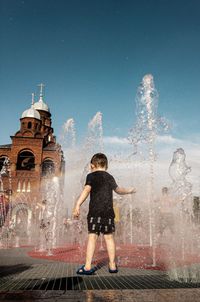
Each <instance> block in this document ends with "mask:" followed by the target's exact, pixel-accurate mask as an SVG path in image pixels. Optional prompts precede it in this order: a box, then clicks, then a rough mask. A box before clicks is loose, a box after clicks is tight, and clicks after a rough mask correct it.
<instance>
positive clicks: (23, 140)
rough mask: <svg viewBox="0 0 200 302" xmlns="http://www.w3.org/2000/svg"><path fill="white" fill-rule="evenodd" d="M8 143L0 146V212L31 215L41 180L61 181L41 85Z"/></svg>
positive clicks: (61, 163) (58, 154)
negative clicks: (54, 179) (18, 127)
mask: <svg viewBox="0 0 200 302" xmlns="http://www.w3.org/2000/svg"><path fill="white" fill-rule="evenodd" d="M11 140H12V143H11V144H8V145H1V146H0V171H1V175H0V207H1V209H0V210H1V213H2V211H4V213H5V212H7V213H8V212H12V213H15V216H16V215H17V212H19V211H21V212H23V211H24V212H26V214H27V213H28V212H29V216H30V215H31V216H33V213H34V212H35V209H36V208H37V204H38V203H40V202H41V199H42V186H43V183H44V182H45V180H46V179H49V178H52V177H59V180H61V182H62V179H64V158H63V152H62V149H61V146H60V145H59V144H58V143H57V142H56V137H55V136H54V131H53V128H52V120H51V113H50V109H49V107H48V106H47V104H46V103H45V102H44V97H43V85H42V84H41V89H40V97H39V100H38V101H37V102H34V96H32V105H31V107H30V108H28V109H27V110H25V111H24V112H23V113H22V115H21V118H20V129H19V130H18V131H17V132H16V133H15V135H13V136H11ZM9 210H10V211H9ZM11 210H12V211H11ZM18 214H19V213H18ZM11 215H12V216H13V214H11ZM10 218H11V217H10ZM2 219H3V218H2V215H1V220H2ZM4 220H5V219H4ZM0 223H1V224H2V221H1V222H0Z"/></svg>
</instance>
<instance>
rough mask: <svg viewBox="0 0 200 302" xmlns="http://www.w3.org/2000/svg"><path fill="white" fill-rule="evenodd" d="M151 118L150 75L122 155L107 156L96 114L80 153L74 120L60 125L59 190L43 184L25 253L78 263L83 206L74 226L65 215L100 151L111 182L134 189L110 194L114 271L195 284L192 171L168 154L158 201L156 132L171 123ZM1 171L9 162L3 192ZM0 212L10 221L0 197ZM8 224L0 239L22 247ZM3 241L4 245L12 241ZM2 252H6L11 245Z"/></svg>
mask: <svg viewBox="0 0 200 302" xmlns="http://www.w3.org/2000/svg"><path fill="white" fill-rule="evenodd" d="M157 111H158V92H157V90H156V88H155V85H154V80H153V76H152V75H150V74H148V75H145V76H144V78H143V79H142V83H141V84H140V86H139V88H138V90H137V94H136V122H135V126H134V127H133V128H132V130H131V131H130V133H129V137H128V139H129V142H130V144H129V148H130V152H129V151H128V154H120V155H119V154H116V153H115V152H113V153H112V154H111V153H110V154H109V152H107V151H106V150H105V149H106V147H105V145H104V138H103V122H102V113H101V112H97V113H96V114H95V115H94V117H93V118H92V119H91V120H90V121H89V123H88V129H87V133H86V138H85V140H84V141H83V143H82V146H78V145H77V142H76V140H77V139H76V129H75V121H74V120H73V118H69V119H68V120H67V121H66V122H65V123H64V125H63V128H62V135H61V141H62V143H63V146H64V148H65V158H66V175H65V177H66V178H65V188H64V192H62V189H61V188H62V185H61V183H60V181H61V180H60V179H59V178H56V177H52V175H51V176H50V177H48V175H47V177H45V178H44V179H43V183H42V195H43V196H42V201H38V202H36V203H37V206H36V207H37V209H36V214H35V216H36V224H35V226H36V228H37V235H38V236H37V235H36V236H35V237H34V236H33V234H31V233H30V234H28V238H30V241H29V244H30V245H31V244H33V245H34V246H35V247H36V250H35V251H34V252H30V253H29V254H30V255H31V256H34V257H40V256H41V257H44V258H45V257H51V259H54V260H57V259H58V260H60V258H59V257H61V256H60V255H61V253H60V252H58V253H57V251H58V249H62V257H64V258H63V259H62V260H63V261H67V262H80V261H84V257H85V254H84V253H85V239H86V235H87V226H86V215H87V207H88V204H87V202H86V203H85V205H83V207H82V211H81V219H80V220H73V219H72V217H71V212H72V209H73V206H74V203H75V201H76V198H77V195H78V194H79V193H80V192H81V189H82V187H83V186H84V181H85V178H86V175H87V173H88V172H89V161H90V158H91V156H92V155H93V154H94V153H97V152H104V150H105V153H106V154H107V155H108V158H109V172H111V174H113V175H114V176H115V178H116V180H117V182H118V183H120V184H122V185H124V186H135V187H136V188H137V194H136V195H135V196H134V197H133V196H132V197H130V196H121V197H119V196H117V195H115V194H114V206H115V212H116V243H117V248H118V249H117V257H118V261H119V264H120V265H121V266H127V267H137V268H145V269H165V270H168V274H169V277H170V278H171V279H173V280H177V281H182V280H184V281H189V280H194V282H196V281H197V280H199V274H198V273H197V272H196V271H195V268H192V265H191V263H192V261H199V258H198V257H197V254H198V252H199V248H200V242H199V239H198V231H199V225H198V224H197V223H196V224H195V220H194V215H193V204H192V185H191V183H190V182H189V181H188V180H187V174H188V173H189V172H190V171H191V169H190V167H188V165H187V164H186V160H185V158H186V155H185V152H184V150H183V149H182V148H178V149H177V150H176V151H175V152H174V154H173V159H172V163H171V164H170V167H169V176H170V178H171V181H172V183H171V186H170V187H169V188H167V187H164V188H163V189H162V196H161V197H160V198H158V197H157V196H156V195H158V191H159V192H160V191H161V188H158V186H156V178H157V177H158V175H157V174H156V169H155V164H156V162H157V159H158V156H157V153H156V141H157V137H158V134H159V133H161V132H162V131H166V130H168V129H169V123H168V122H167V121H166V120H165V118H163V117H160V116H159V115H158V112H157ZM4 170H5V171H4ZM6 171H7V172H9V163H6V162H5V164H4V165H3V168H2V170H1V173H0V189H1V192H3V186H2V184H3V183H2V181H1V177H4V173H7V172H6ZM10 183H11V180H10ZM8 193H9V192H8ZM20 196H22V195H20ZM8 197H9V198H11V196H9V195H8ZM9 204H11V203H9ZM22 204H23V202H22ZM0 207H1V213H7V217H8V215H11V214H8V213H10V212H9V211H7V210H6V208H5V204H4V203H3V202H2V197H1V199H0ZM6 211H7V212H6ZM5 217H6V215H3V216H1V221H0V223H1V224H2V225H4V226H5V227H6V224H5ZM13 217H14V216H9V227H8V228H7V232H6V231H5V230H4V231H3V232H2V233H4V234H8V235H6V236H7V237H6V236H4V237H5V238H10V237H11V236H13V237H14V239H15V240H14V242H15V246H20V244H21V243H20V242H21V241H20V240H21V236H22V235H21V233H20V232H18V230H17V229H16V225H17V224H16V221H13V219H12V218H13ZM29 218H30V217H29ZM29 220H30V221H32V220H31V219H29ZM30 221H29V222H30ZM31 223H32V222H31ZM28 229H30V228H28ZM1 230H3V229H2V228H1ZM11 230H12V232H11ZM34 231H35V230H34ZM2 233H1V235H2ZM38 238H39V239H38ZM6 240H7V242H8V241H9V240H10V239H6ZM4 241H5V240H4ZM1 242H3V241H2V240H1ZM3 245H4V246H7V247H8V245H9V244H8V243H6V244H5V243H3ZM59 251H60V250H59ZM70 251H71V252H70ZM96 257H97V258H98V257H100V258H98V259H104V257H105V250H104V246H103V242H102V241H100V244H99V248H97V256H96ZM186 264H188V266H186ZM189 264H190V265H189Z"/></svg>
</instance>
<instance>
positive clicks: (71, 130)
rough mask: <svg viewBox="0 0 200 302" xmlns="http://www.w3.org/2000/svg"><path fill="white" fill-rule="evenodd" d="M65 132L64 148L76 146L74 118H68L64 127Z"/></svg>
mask: <svg viewBox="0 0 200 302" xmlns="http://www.w3.org/2000/svg"><path fill="white" fill-rule="evenodd" d="M62 129H63V133H62V135H61V139H62V145H63V147H64V148H69V149H70V148H74V147H75V145H76V130H75V122H74V119H73V118H70V119H68V120H67V121H66V122H65V123H64V125H63V127H62Z"/></svg>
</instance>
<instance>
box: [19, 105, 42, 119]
mask: <svg viewBox="0 0 200 302" xmlns="http://www.w3.org/2000/svg"><path fill="white" fill-rule="evenodd" d="M24 117H32V118H36V119H38V120H40V114H39V112H38V111H37V110H35V109H34V107H33V105H32V106H31V108H29V109H27V110H25V111H24V112H23V113H22V117H21V118H24Z"/></svg>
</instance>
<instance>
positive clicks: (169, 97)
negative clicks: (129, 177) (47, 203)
mask: <svg viewBox="0 0 200 302" xmlns="http://www.w3.org/2000/svg"><path fill="white" fill-rule="evenodd" d="M199 16H200V1H199V0H132V1H131V0H130V1H129V0H84V1H83V0H23V1H22V0H0V104H1V120H0V124H1V130H0V144H6V143H10V138H9V136H10V135H13V134H14V133H15V132H16V131H17V130H18V129H19V118H20V117H21V114H22V112H23V111H24V110H25V109H27V108H29V107H30V104H31V93H32V92H35V93H37V94H38V88H37V84H39V83H41V82H43V83H44V84H45V85H46V88H45V89H46V90H45V101H46V102H47V103H48V105H49V106H50V109H51V113H52V117H53V126H54V131H55V134H56V135H59V133H60V129H61V127H62V125H63V123H64V122H65V121H66V120H67V119H68V118H71V117H72V118H74V120H75V123H76V129H77V133H78V135H79V136H82V135H84V133H85V132H86V129H87V124H88V122H89V120H91V118H92V117H93V116H94V115H95V113H96V112H97V111H101V112H102V114H103V128H104V135H105V136H119V137H123V136H124V137H126V136H127V133H128V130H129V129H130V128H131V127H132V125H133V123H134V119H135V116H134V110H135V103H134V102H135V101H134V98H135V94H136V90H137V87H138V85H139V83H140V82H141V79H142V77H143V76H144V75H145V74H146V73H151V74H153V76H154V80H155V86H156V88H157V90H158V92H159V95H160V98H159V113H160V114H161V115H163V116H165V117H166V118H167V119H169V120H170V121H171V122H172V124H173V129H172V130H171V135H173V137H176V138H177V139H184V140H187V139H189V140H191V139H192V140H194V141H195V140H198V139H199V138H200V135H199V128H200V118H199V114H200V17H199ZM37 97H38V96H37Z"/></svg>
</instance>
